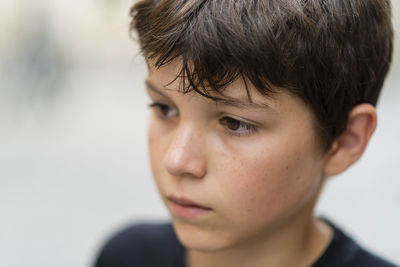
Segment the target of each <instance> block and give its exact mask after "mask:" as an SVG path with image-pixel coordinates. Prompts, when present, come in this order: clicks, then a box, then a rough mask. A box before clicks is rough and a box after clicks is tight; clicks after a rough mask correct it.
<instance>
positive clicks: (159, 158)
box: [148, 121, 166, 182]
mask: <svg viewBox="0 0 400 267" xmlns="http://www.w3.org/2000/svg"><path fill="white" fill-rule="evenodd" d="M163 136H164V135H163V134H162V133H160V129H159V127H157V125H156V124H155V123H154V122H152V121H150V124H149V128H148V145H149V154H150V164H151V169H152V172H153V177H154V179H155V180H156V182H157V180H158V179H157V178H158V177H160V171H161V170H162V162H163V157H164V152H165V150H166V142H165V141H166V140H164V138H163Z"/></svg>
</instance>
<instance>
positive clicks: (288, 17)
mask: <svg viewBox="0 0 400 267" xmlns="http://www.w3.org/2000/svg"><path fill="white" fill-rule="evenodd" d="M131 16H132V22H131V30H137V32H138V37H139V42H140V45H141V48H142V52H143V54H144V56H145V57H146V58H147V59H157V61H156V66H157V67H160V66H162V65H164V64H167V63H169V62H170V61H172V60H174V59H175V58H180V59H182V62H183V64H182V69H181V73H180V75H179V76H180V77H184V78H185V79H184V80H186V81H187V82H186V85H185V82H184V83H183V88H182V90H183V91H184V92H188V91H191V90H195V91H196V92H198V93H199V94H201V95H203V96H206V97H210V98H213V99H215V100H218V98H217V97H215V93H219V94H220V95H221V96H222V95H223V94H222V92H223V89H224V87H225V86H226V85H228V84H229V83H230V82H232V81H234V80H236V79H238V78H241V79H243V80H244V81H245V82H246V81H249V82H250V83H251V84H252V85H254V86H255V88H256V89H257V90H259V91H260V92H261V93H263V94H264V95H266V96H271V95H272V94H273V93H274V92H275V91H276V88H277V87H280V88H285V89H286V90H288V91H289V92H290V93H292V94H294V95H296V96H298V97H300V98H301V99H302V100H303V101H304V103H306V105H307V106H308V107H309V108H310V109H311V110H312V113H313V114H314V116H315V119H316V125H317V128H318V129H319V134H320V136H321V141H322V143H323V145H324V148H325V149H328V148H329V147H330V146H331V144H332V142H333V140H334V139H335V138H336V137H338V136H339V135H340V134H341V133H342V132H343V131H344V129H345V127H346V124H347V118H348V114H349V112H350V110H351V109H352V108H353V107H354V106H355V105H357V104H360V103H370V104H373V105H376V102H377V100H378V96H379V93H380V91H381V88H382V86H383V82H384V79H385V76H386V74H387V72H388V69H389V65H390V61H391V57H392V46H393V44H392V39H393V30H392V24H391V8H390V1H389V0H141V1H139V2H138V3H137V4H135V5H134V6H133V7H132V9H131ZM247 91H248V95H249V90H247ZM210 92H213V93H214V94H210ZM212 95H213V96H212ZM249 101H251V97H250V95H249Z"/></svg>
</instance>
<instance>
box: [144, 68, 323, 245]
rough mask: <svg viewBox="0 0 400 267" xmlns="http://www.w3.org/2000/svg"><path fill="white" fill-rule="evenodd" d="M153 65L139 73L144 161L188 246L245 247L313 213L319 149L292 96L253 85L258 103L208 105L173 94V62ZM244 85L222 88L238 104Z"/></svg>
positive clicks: (308, 117)
mask: <svg viewBox="0 0 400 267" xmlns="http://www.w3.org/2000/svg"><path fill="white" fill-rule="evenodd" d="M153 64H154V62H152V61H151V62H149V65H150V72H149V76H148V79H147V90H148V93H149V95H150V97H151V99H152V101H153V105H152V106H153V112H152V115H151V121H150V126H149V146H150V156H151V165H152V170H153V175H154V178H155V181H156V184H157V187H158V189H159V192H160V194H161V197H162V199H163V201H164V202H165V204H166V206H167V208H168V209H169V211H170V212H171V215H172V220H173V224H174V227H175V230H176V232H177V235H178V237H179V239H180V240H181V242H182V243H183V244H184V245H185V246H186V247H188V248H192V249H198V250H202V251H217V250H222V249H227V248H231V247H234V246H239V245H240V246H243V245H249V246H250V245H251V244H253V243H254V242H262V241H263V240H264V239H265V238H270V237H272V236H273V235H274V234H277V233H279V232H282V231H279V230H280V229H284V228H286V229H288V228H290V227H292V229H293V227H294V228H296V227H300V225H301V224H302V223H304V222H305V220H309V219H310V218H311V216H312V209H313V206H314V203H315V201H316V199H317V196H318V193H319V190H320V188H321V185H322V183H323V180H324V177H323V176H324V175H323V169H324V163H325V157H324V155H322V153H321V150H320V147H319V146H318V141H317V137H316V133H315V130H314V127H313V122H312V116H311V114H310V112H309V110H308V109H307V107H306V106H305V105H304V104H303V103H302V102H301V101H300V100H298V99H297V98H295V97H293V96H291V95H289V94H287V93H285V92H280V93H277V94H276V95H275V96H274V98H273V99H272V98H266V97H265V96H262V95H260V94H259V93H258V92H257V91H256V90H255V89H254V88H251V89H250V91H251V93H252V100H253V102H254V103H255V104H259V105H260V106H261V107H254V106H250V105H248V104H247V105H230V104H226V103H218V104H216V103H215V102H214V101H212V100H209V99H207V98H205V97H202V96H200V95H198V94H196V93H194V92H193V93H188V94H182V93H179V92H178V91H177V89H178V88H179V82H180V81H179V79H177V80H176V81H174V82H173V83H172V84H170V82H171V80H173V79H174V78H175V76H176V75H177V72H178V70H179V65H178V64H179V62H172V63H169V64H167V65H165V66H163V67H161V68H160V69H156V68H154V67H153ZM168 84H169V85H168ZM165 85H167V86H166V87H165ZM244 88H245V87H244V84H243V83H242V81H239V80H238V81H235V82H234V83H232V84H230V85H229V86H228V87H227V89H226V90H225V91H224V94H225V95H228V96H230V97H233V98H235V99H236V100H240V101H243V102H246V100H247V95H246V92H245V90H244ZM182 198H184V199H185V201H183V200H182ZM188 201H192V202H193V203H195V204H196V205H192V204H193V203H191V202H188ZM297 230H299V231H300V230H301V229H297Z"/></svg>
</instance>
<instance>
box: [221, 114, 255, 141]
mask: <svg viewBox="0 0 400 267" xmlns="http://www.w3.org/2000/svg"><path fill="white" fill-rule="evenodd" d="M219 122H220V123H221V124H222V125H223V126H225V127H226V129H227V130H228V133H229V134H232V135H235V136H239V137H241V136H244V135H250V134H252V133H254V132H255V131H256V130H257V127H256V126H254V125H252V124H250V123H247V122H244V121H242V120H238V119H235V118H232V117H223V118H221V119H220V120H219Z"/></svg>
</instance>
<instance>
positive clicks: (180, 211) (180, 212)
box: [167, 196, 212, 219]
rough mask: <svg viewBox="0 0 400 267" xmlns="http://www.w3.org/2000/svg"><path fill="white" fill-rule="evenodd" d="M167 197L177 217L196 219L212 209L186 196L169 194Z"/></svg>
mask: <svg viewBox="0 0 400 267" xmlns="http://www.w3.org/2000/svg"><path fill="white" fill-rule="evenodd" d="M167 199H168V202H169V203H168V204H169V206H170V209H171V212H172V213H173V215H175V216H177V217H182V218H187V219H195V218H198V217H200V216H204V215H206V214H208V213H210V212H211V211H212V209H211V208H209V207H206V206H202V205H200V204H197V203H196V202H194V201H192V200H190V199H188V198H185V197H176V196H169V197H167Z"/></svg>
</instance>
